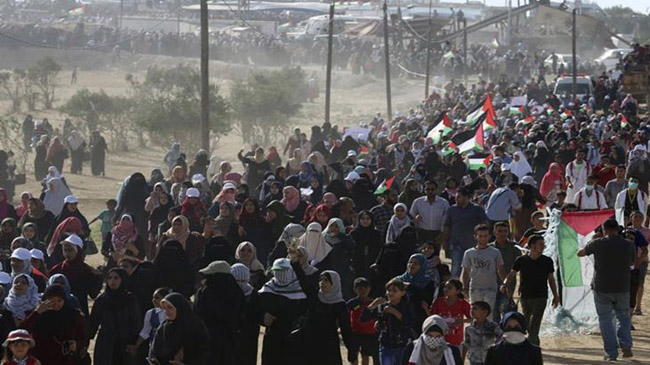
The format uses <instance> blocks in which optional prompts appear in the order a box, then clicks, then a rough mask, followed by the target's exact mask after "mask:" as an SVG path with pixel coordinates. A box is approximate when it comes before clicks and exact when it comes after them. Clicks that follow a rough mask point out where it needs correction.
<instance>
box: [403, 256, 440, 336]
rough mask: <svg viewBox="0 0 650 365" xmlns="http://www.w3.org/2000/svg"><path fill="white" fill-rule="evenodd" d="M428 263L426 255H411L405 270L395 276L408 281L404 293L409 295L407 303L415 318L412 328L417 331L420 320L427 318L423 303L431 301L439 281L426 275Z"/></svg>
mask: <svg viewBox="0 0 650 365" xmlns="http://www.w3.org/2000/svg"><path fill="white" fill-rule="evenodd" d="M428 267H429V263H428V262H427V259H426V257H424V255H422V254H420V253H416V254H413V255H411V257H410V258H409V261H408V264H407V265H406V272H404V273H403V274H402V275H399V276H397V277H396V278H397V279H400V280H402V281H403V282H404V283H408V288H407V290H406V294H407V295H408V297H409V303H410V304H411V307H412V308H413V314H414V315H415V319H414V321H413V330H414V331H418V330H419V329H420V326H422V322H424V320H425V318H427V313H426V312H425V311H424V309H423V308H422V307H423V306H424V305H425V304H426V306H427V307H430V306H431V303H433V294H434V293H435V291H436V288H437V287H438V284H439V283H436V282H435V281H434V280H433V278H431V277H429V276H428V275H427V270H428Z"/></svg>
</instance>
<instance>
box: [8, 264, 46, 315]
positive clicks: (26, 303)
mask: <svg viewBox="0 0 650 365" xmlns="http://www.w3.org/2000/svg"><path fill="white" fill-rule="evenodd" d="M18 278H24V279H25V280H27V292H26V293H25V294H23V295H18V294H16V291H15V290H14V288H13V285H12V287H11V290H9V295H8V296H7V297H6V298H5V301H4V307H5V308H6V309H7V310H8V311H10V312H11V313H12V314H13V316H14V318H17V319H20V320H23V319H25V318H26V317H27V312H29V311H33V310H34V309H35V308H36V306H37V305H38V300H39V297H38V288H36V284H34V279H32V278H31V277H30V276H29V275H27V274H20V275H18V276H16V277H15V278H14V279H13V281H12V283H15V282H16V280H17V279H18Z"/></svg>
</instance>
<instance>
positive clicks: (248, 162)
mask: <svg viewBox="0 0 650 365" xmlns="http://www.w3.org/2000/svg"><path fill="white" fill-rule="evenodd" d="M243 152H244V150H240V151H239V153H238V154H237V158H238V159H239V161H241V163H242V164H243V165H244V166H245V167H246V183H247V184H248V185H249V186H252V187H256V186H258V185H259V184H260V183H261V182H262V181H263V179H264V174H265V173H266V172H268V171H271V164H270V163H269V161H268V160H267V159H266V158H265V157H264V149H263V148H261V147H258V148H257V149H255V157H254V159H250V158H248V157H244V156H243V155H242V153H243Z"/></svg>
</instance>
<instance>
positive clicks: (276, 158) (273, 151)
mask: <svg viewBox="0 0 650 365" xmlns="http://www.w3.org/2000/svg"><path fill="white" fill-rule="evenodd" d="M266 160H267V161H269V164H271V171H275V169H277V168H278V167H279V166H282V159H281V158H280V154H279V153H278V149H277V147H275V146H271V147H269V153H267V154H266Z"/></svg>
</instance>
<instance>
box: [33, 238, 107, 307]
mask: <svg viewBox="0 0 650 365" xmlns="http://www.w3.org/2000/svg"><path fill="white" fill-rule="evenodd" d="M57 246H62V251H63V257H64V261H63V262H61V263H60V264H57V265H55V266H54V267H52V269H51V270H50V275H54V274H63V275H65V277H66V278H68V281H69V282H70V287H71V288H72V293H73V294H74V295H75V296H76V297H77V299H79V306H80V309H81V311H82V312H83V313H84V314H85V315H88V313H89V312H88V297H89V296H90V297H91V298H95V297H97V295H98V294H99V291H100V290H101V283H102V277H103V274H102V273H101V272H100V271H98V270H96V269H93V268H91V267H90V266H88V265H87V264H86V263H85V262H84V259H85V257H86V255H85V253H84V250H83V241H82V240H81V238H79V236H77V235H75V234H72V235H70V236H68V238H66V239H65V240H64V241H62V242H61V243H60V244H57ZM46 291H47V290H46Z"/></svg>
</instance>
